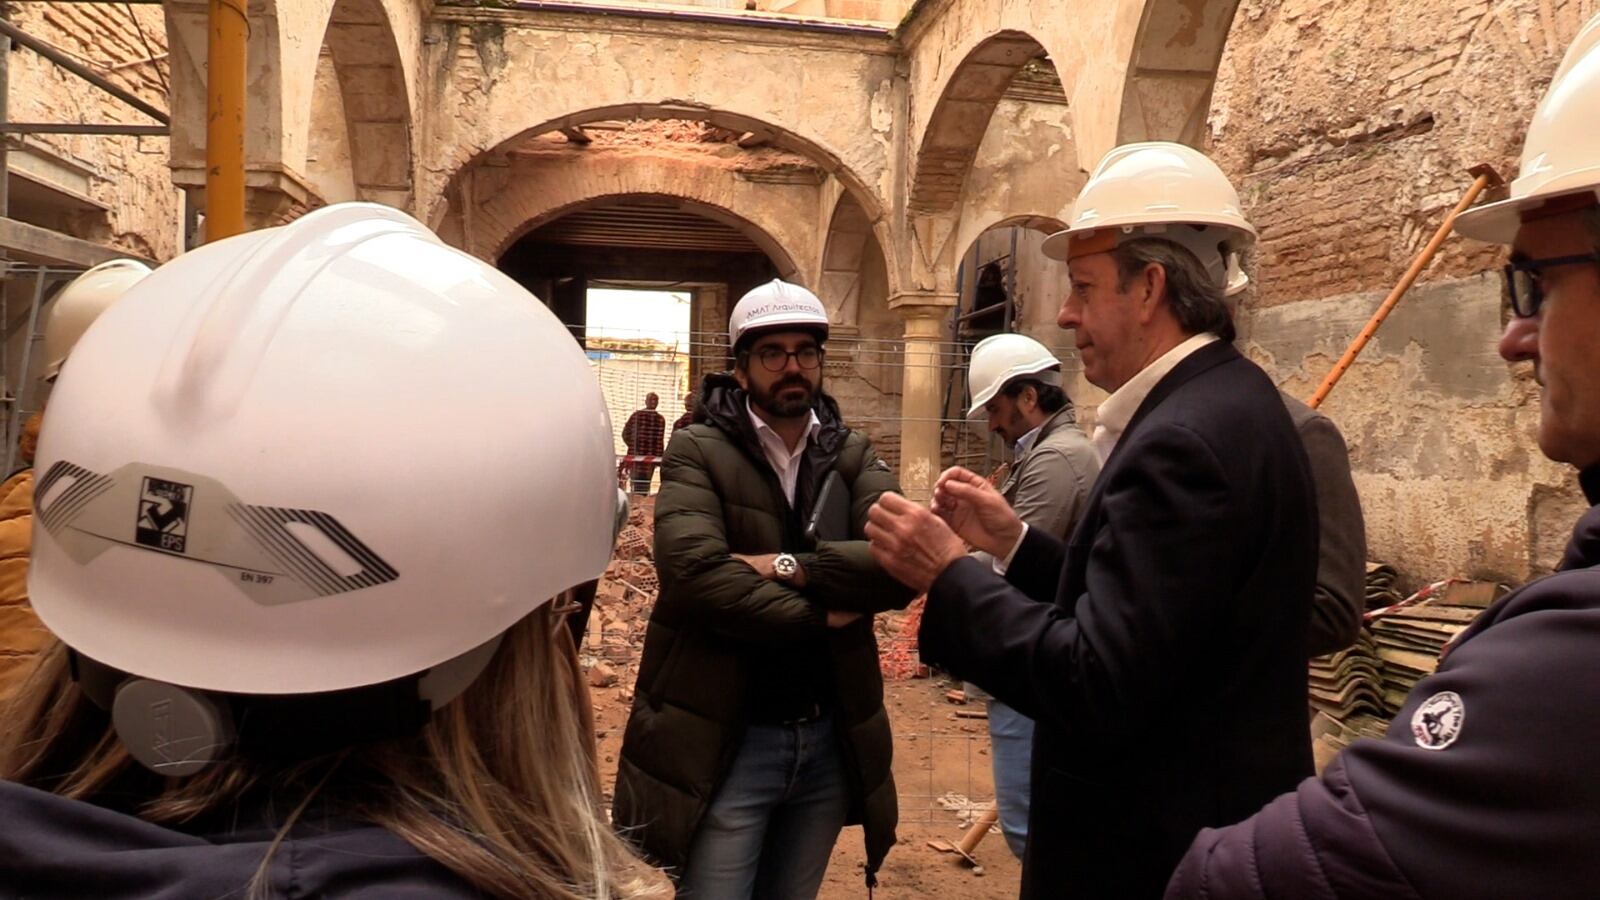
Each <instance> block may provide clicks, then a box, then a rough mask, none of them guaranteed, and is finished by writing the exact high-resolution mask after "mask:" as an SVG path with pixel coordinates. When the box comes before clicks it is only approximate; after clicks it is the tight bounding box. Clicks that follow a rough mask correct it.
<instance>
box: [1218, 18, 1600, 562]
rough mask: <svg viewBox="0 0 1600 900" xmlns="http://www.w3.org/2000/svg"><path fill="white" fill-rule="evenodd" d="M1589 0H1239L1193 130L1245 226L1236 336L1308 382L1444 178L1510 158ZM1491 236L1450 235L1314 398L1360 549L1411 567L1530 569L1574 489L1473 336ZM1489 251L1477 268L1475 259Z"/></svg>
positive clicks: (1489, 305)
mask: <svg viewBox="0 0 1600 900" xmlns="http://www.w3.org/2000/svg"><path fill="white" fill-rule="evenodd" d="M1597 9H1600V4H1597V3H1596V2H1595V0H1497V2H1494V3H1492V4H1491V3H1489V2H1485V0H1420V2H1412V3H1395V2H1392V0H1348V2H1341V3H1334V4H1328V3H1321V2H1313V0H1244V2H1243V3H1242V4H1241V5H1240V7H1239V11H1238V15H1237V17H1236V19H1235V20H1234V23H1233V26H1232V31H1231V33H1230V35H1229V38H1228V43H1227V50H1226V52H1225V54H1224V57H1223V61H1222V65H1221V67H1220V69H1219V73H1218V81H1217V85H1216V91H1215V95H1214V98H1213V104H1212V108H1211V112H1210V118H1209V120H1208V124H1209V132H1208V145H1207V149H1208V151H1209V152H1211V153H1212V154H1213V156H1214V157H1215V158H1216V159H1217V160H1218V162H1219V163H1220V164H1221V165H1222V166H1223V168H1224V170H1225V171H1227V172H1228V173H1229V175H1230V176H1231V177H1232V178H1234V180H1235V182H1236V183H1237V184H1238V185H1239V188H1240V193H1241V197H1242V199H1243V202H1244V205H1245V210H1246V214H1247V215H1249V216H1250V217H1251V219H1252V220H1253V221H1254V222H1255V224H1256V225H1257V227H1258V228H1259V229H1260V231H1261V241H1260V244H1259V245H1258V248H1257V252H1256V254H1255V260H1254V269H1255V271H1254V276H1255V289H1254V290H1253V291H1252V293H1251V295H1250V296H1249V297H1248V298H1247V304H1246V307H1245V308H1246V310H1247V313H1246V317H1245V319H1246V332H1247V337H1246V339H1245V340H1244V341H1243V342H1242V343H1243V345H1244V346H1245V347H1246V349H1247V351H1248V352H1250V353H1251V355H1252V356H1253V357H1254V358H1255V359H1257V361H1259V362H1261V364H1262V365H1263V366H1264V367H1265V368H1266V369H1267V370H1268V372H1269V373H1271V374H1272V375H1273V376H1274V377H1275V378H1276V379H1277V380H1278V381H1279V383H1280V385H1282V386H1283V387H1284V388H1285V389H1286V390H1288V391H1289V392H1291V393H1293V394H1295V395H1296V396H1301V397H1305V396H1308V395H1309V394H1310V393H1311V392H1312V390H1313V389H1314V388H1315V387H1316V386H1317V385H1318V383H1319V382H1320V381H1321V380H1322V378H1323V376H1324V375H1325V374H1326V373H1327V372H1328V371H1329V369H1330V368H1331V367H1332V365H1333V362H1334V360H1335V359H1336V358H1337V357H1338V355H1339V353H1340V352H1341V351H1342V350H1343V349H1344V348H1345V346H1346V344H1347V343H1348V342H1349V341H1350V340H1351V339H1352V338H1353V337H1355V335H1356V333H1357V332H1358V331H1359V329H1360V327H1361V325H1362V324H1363V323H1364V322H1365V320H1366V318H1367V317H1368V316H1369V315H1370V314H1371V312H1372V311H1373V309H1374V308H1376V306H1377V305H1378V303H1379V302H1380V301H1381V299H1382V298H1383V296H1384V295H1385V294H1386V293H1387V292H1388V290H1389V289H1390V288H1391V287H1392V286H1393V285H1394V283H1395V282H1396V280H1397V279H1398V278H1399V277H1400V275H1401V274H1402V273H1403V272H1404V271H1405V269H1406V268H1407V266H1409V265H1410V263H1411V261H1412V260H1413V258H1414V257H1415V256H1416V254H1417V253H1418V252H1419V251H1420V250H1421V248H1422V247H1423V245H1424V244H1425V243H1426V242H1427V240H1428V239H1429V238H1430V237H1431V236H1432V235H1433V233H1434V231H1435V230H1436V229H1437V228H1438V226H1439V224H1440V222H1441V221H1442V220H1443V218H1444V216H1445V214H1446V212H1447V211H1448V210H1449V209H1450V208H1451V207H1452V206H1453V205H1454V204H1455V203H1456V202H1457V201H1458V200H1459V199H1460V197H1461V195H1462V193H1463V192H1464V190H1465V189H1466V187H1467V186H1468V185H1469V184H1470V183H1471V180H1472V178H1471V176H1470V175H1468V174H1466V169H1467V168H1468V167H1469V166H1471V165H1474V164H1476V163H1481V162H1488V163H1491V164H1493V165H1495V166H1496V167H1497V168H1498V169H1499V171H1500V172H1501V173H1502V174H1504V175H1505V176H1506V177H1508V178H1509V177H1512V176H1514V175H1515V174H1516V169H1517V162H1518V157H1519V156H1520V152H1521V145H1522V138H1523V134H1524V133H1525V130H1526V127H1527V123H1528V120H1529V118H1530V116H1531V114H1532V112H1533V108H1534V106H1535V104H1536V103H1537V101H1538V98H1539V96H1540V95H1541V94H1542V93H1543V91H1544V90H1545V88H1546V87H1547V86H1548V84H1549V80H1550V77H1551V75H1552V74H1553V73H1554V71H1555V68H1556V65H1557V64H1558V62H1559V61H1560V58H1561V55H1562V53H1563V52H1564V51H1565V49H1566V47H1567V45H1568V43H1569V42H1570V41H1571V40H1572V38H1573V37H1574V36H1575V35H1576V33H1577V30H1578V28H1579V26H1580V25H1581V24H1582V23H1583V22H1584V21H1586V20H1587V19H1588V18H1589V17H1591V16H1593V15H1594V14H1595V12H1596V11H1597ZM1502 256H1503V251H1502V250H1501V249H1500V248H1496V247H1490V246H1486V245H1483V244H1477V243H1474V242H1470V241H1466V240H1464V239H1461V238H1459V237H1451V238H1450V239H1449V240H1447V242H1446V243H1445V244H1444V247H1443V250H1442V252H1441V253H1440V254H1439V256H1438V257H1437V258H1436V259H1435V260H1434V262H1433V264H1432V265H1431V266H1430V267H1429V268H1428V269H1427V270H1426V271H1425V272H1424V274H1423V277H1422V284H1421V285H1419V287H1418V288H1416V289H1413V291H1412V293H1411V294H1410V295H1409V296H1407V297H1406V299H1405V301H1404V302H1403V303H1402V304H1401V306H1400V308H1399V309H1398V310H1397V311H1396V313H1395V314H1394V316H1393V317H1391V319H1390V321H1389V322H1388V323H1387V324H1385V326H1384V327H1383V329H1382V330H1381V331H1380V332H1379V333H1378V338H1377V340H1376V341H1375V342H1374V343H1373V344H1372V345H1370V346H1369V347H1368V349H1367V350H1366V351H1365V352H1364V354H1363V355H1362V357H1361V359H1360V361H1359V362H1358V363H1357V364H1356V366H1355V367H1354V368H1353V369H1352V370H1351V371H1350V373H1349V374H1348V375H1347V377H1346V378H1345V379H1344V380H1343V381H1342V382H1341V383H1340V385H1339V387H1338V388H1337V389H1335V391H1334V392H1333V394H1332V395H1331V396H1330V398H1329V400H1328V403H1327V404H1326V405H1325V406H1324V407H1323V409H1324V410H1325V411H1326V412H1328V414H1329V415H1330V416H1332V417H1333V419H1334V421H1335V422H1337V423H1338V424H1339V426H1340V427H1341V428H1342V429H1343V431H1344V434H1345V437H1346V440H1347V441H1348V443H1349V445H1350V450H1351V457H1352V460H1353V467H1354V469H1355V476H1356V483H1357V487H1358V488H1359V489H1360V491H1361V494H1362V500H1363V503H1364V505H1365V506H1366V507H1367V525H1368V541H1369V549H1370V555H1371V556H1373V557H1374V558H1378V559H1387V560H1393V561H1395V562H1396V563H1398V564H1400V565H1401V567H1402V569H1403V571H1404V572H1405V574H1406V575H1407V576H1408V578H1409V580H1410V581H1411V582H1412V583H1415V582H1417V581H1425V580H1430V579H1434V578H1438V577H1443V576H1447V575H1456V574H1463V575H1473V576H1481V577H1489V578H1497V579H1504V580H1509V581H1520V580H1522V579H1525V578H1527V577H1529V576H1531V575H1537V574H1540V573H1542V572H1545V571H1548V570H1549V568H1550V567H1551V566H1552V565H1553V564H1554V562H1555V560H1556V558H1557V557H1558V555H1559V550H1560V548H1561V546H1562V545H1563V544H1564V543H1565V539H1566V535H1567V533H1568V531H1569V530H1570V528H1571V524H1572V517H1571V512H1572V510H1573V509H1575V508H1578V507H1579V506H1580V505H1581V504H1579V503H1578V502H1577V500H1576V492H1575V490H1574V486H1573V479H1572V473H1571V471H1570V469H1569V468H1568V467H1566V466H1560V465H1555V464H1552V463H1550V462H1548V461H1547V460H1545V459H1543V457H1542V456H1541V455H1540V454H1539V453H1538V451H1537V448H1536V447H1535V446H1534V444H1533V441H1532V439H1531V434H1532V428H1533V424H1534V423H1535V422H1537V420H1538V417H1539V404H1538V398H1537V389H1536V387H1535V386H1534V385H1533V384H1532V382H1531V379H1529V377H1528V373H1527V372H1526V371H1524V370H1525V369H1526V366H1515V367H1513V366H1508V365H1506V364H1505V363H1504V362H1503V361H1501V360H1500V359H1499V358H1498V356H1497V355H1496V352H1495V340H1496V338H1497V336H1498V334H1497V327H1498V325H1499V324H1500V322H1501V321H1502V318H1503V316H1504V312H1503V307H1502V305H1501V304H1502V302H1503V301H1501V300H1500V299H1499V297H1498V292H1499V280H1498V274H1497V273H1493V271H1492V270H1493V268H1494V266H1495V265H1496V264H1498V263H1499V262H1500V261H1501V259H1502ZM1485 271H1489V272H1490V273H1491V274H1490V275H1488V276H1487V277H1476V276H1478V274H1479V273H1483V272H1485Z"/></svg>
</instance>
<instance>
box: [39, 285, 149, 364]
mask: <svg viewBox="0 0 1600 900" xmlns="http://www.w3.org/2000/svg"><path fill="white" fill-rule="evenodd" d="M149 274H150V267H149V266H147V265H145V264H144V263H142V262H137V261H135V260H131V259H113V260H111V261H110V262H103V263H101V264H100V265H98V266H95V267H94V268H92V269H90V270H89V271H87V272H84V273H83V274H82V275H79V276H78V277H77V278H74V279H73V280H72V283H71V284H68V285H67V286H66V287H64V288H62V289H61V293H59V294H57V295H56V298H55V300H53V301H52V302H51V304H50V312H49V313H47V314H46V318H45V320H44V359H45V366H44V379H45V380H46V381H53V380H55V378H56V376H57V375H59V374H60V373H61V365H62V364H63V363H65V362H66V361H67V354H69V353H71V352H72V347H73V345H75V344H77V343H78V338H81V337H83V333H84V332H85V331H88V330H89V326H90V325H91V324H93V323H94V320H95V319H98V318H100V314H101V313H103V312H105V311H106V310H107V309H110V308H111V304H113V303H115V302H117V300H118V298H120V297H121V296H122V295H123V294H124V293H126V292H127V290H128V288H131V287H133V286H134V285H136V284H138V283H139V282H140V281H143V280H144V277H145V276H146V275H149Z"/></svg>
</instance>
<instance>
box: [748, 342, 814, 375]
mask: <svg viewBox="0 0 1600 900" xmlns="http://www.w3.org/2000/svg"><path fill="white" fill-rule="evenodd" d="M750 355H752V356H754V357H755V358H756V359H758V360H760V361H761V368H763V369H766V370H767V371H768V372H782V371H783V370H784V369H785V368H787V367H788V366H789V357H791V356H792V357H794V360H795V362H797V363H799V364H800V368H802V369H815V368H816V367H817V366H820V365H822V348H821V347H818V346H817V345H815V344H812V345H810V346H806V347H801V348H800V349H799V350H785V349H783V348H782V347H779V346H776V345H772V344H769V345H767V346H765V347H761V348H760V349H757V350H753V351H751V354H750Z"/></svg>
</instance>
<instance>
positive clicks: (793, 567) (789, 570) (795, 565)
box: [772, 553, 800, 581]
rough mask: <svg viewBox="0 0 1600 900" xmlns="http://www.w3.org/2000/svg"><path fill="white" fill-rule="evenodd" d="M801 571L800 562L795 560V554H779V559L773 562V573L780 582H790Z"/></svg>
mask: <svg viewBox="0 0 1600 900" xmlns="http://www.w3.org/2000/svg"><path fill="white" fill-rule="evenodd" d="M799 571H800V561H799V560H797V559H795V558H794V554H793V553H779V554H778V558H777V559H774V560H773V561H772V573H773V574H774V575H777V576H778V580H779V581H789V580H791V579H793V578H794V576H795V573H797V572H799Z"/></svg>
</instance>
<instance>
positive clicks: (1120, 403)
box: [1089, 332, 1217, 465]
mask: <svg viewBox="0 0 1600 900" xmlns="http://www.w3.org/2000/svg"><path fill="white" fill-rule="evenodd" d="M1216 340H1217V336H1216V335H1214V334H1211V333H1210V332H1206V333H1205V334H1197V335H1195V336H1194V337H1191V338H1189V339H1188V340H1186V341H1184V342H1183V343H1181V344H1179V345H1178V346H1176V347H1173V348H1172V349H1171V350H1168V351H1167V352H1165V353H1163V354H1161V355H1160V356H1158V357H1156V358H1155V361H1154V362H1152V363H1150V365H1148V366H1145V367H1144V368H1142V369H1140V370H1139V374H1137V375H1135V376H1133V377H1132V378H1129V379H1128V381H1127V383H1126V384H1124V385H1123V386H1122V387H1119V388H1117V389H1116V391H1114V392H1112V394H1111V396H1109V397H1107V398H1106V399H1105V400H1104V401H1103V402H1101V404H1100V408H1099V409H1098V410H1096V411H1095V426H1094V434H1092V435H1090V436H1089V443H1091V444H1093V445H1094V450H1095V452H1096V453H1098V454H1099V455H1100V464H1101V465H1105V461H1106V458H1107V457H1109V456H1111V451H1112V450H1114V449H1115V448H1116V446H1117V441H1119V440H1121V439H1122V432H1123V431H1126V430H1127V428H1128V422H1129V421H1131V420H1132V419H1133V414H1134V413H1136V412H1138V411H1139V407H1140V406H1141V405H1143V404H1144V398H1146V397H1148V396H1150V392H1151V391H1153V390H1155V386H1156V385H1157V384H1160V383H1161V379H1163V378H1165V377H1167V375H1168V374H1169V373H1171V372H1172V370H1173V369H1176V368H1177V367H1178V363H1181V362H1183V361H1184V360H1185V359H1187V358H1188V356H1189V354H1191V353H1193V352H1195V351H1196V350H1199V349H1200V348H1201V347H1204V346H1206V345H1207V344H1210V343H1213V342H1215V341H1216Z"/></svg>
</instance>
